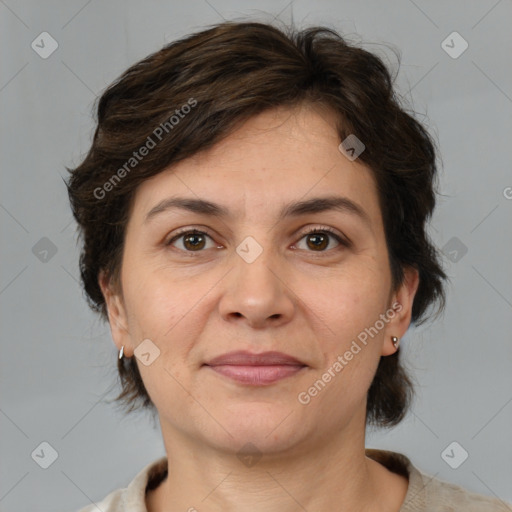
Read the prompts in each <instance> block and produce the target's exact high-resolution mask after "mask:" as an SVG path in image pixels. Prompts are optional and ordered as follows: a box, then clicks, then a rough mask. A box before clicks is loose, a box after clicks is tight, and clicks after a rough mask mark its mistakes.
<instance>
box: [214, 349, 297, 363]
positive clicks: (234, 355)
mask: <svg viewBox="0 0 512 512" xmlns="http://www.w3.org/2000/svg"><path fill="white" fill-rule="evenodd" d="M205 364H206V365H207V366H220V365H233V366H273V365H294V366H306V365H305V364H304V363H302V362H301V361H299V360H298V359H296V358H295V357H292V356H290V355H288V354H283V353H282V352H275V351H272V352H261V353H259V354H254V353H252V352H247V351H243V350H241V351H235V352H227V353H226V354H222V355H220V356H217V357H214V358H213V359H210V360H209V361H208V362H207V363H205Z"/></svg>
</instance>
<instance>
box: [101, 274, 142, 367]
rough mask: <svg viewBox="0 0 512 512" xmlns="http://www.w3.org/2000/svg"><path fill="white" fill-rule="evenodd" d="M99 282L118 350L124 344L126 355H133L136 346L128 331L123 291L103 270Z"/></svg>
mask: <svg viewBox="0 0 512 512" xmlns="http://www.w3.org/2000/svg"><path fill="white" fill-rule="evenodd" d="M98 284H99V286H100V288H101V292H102V293H103V297H104V298H105V304H106V306H107V312H108V321H109V324H110V332H111V333H112V339H113V340H114V343H115V345H116V347H117V349H118V350H121V347H122V346H124V350H123V352H124V355H125V356H126V357H131V356H132V355H133V350H134V348H133V347H132V341H131V337H130V333H129V331H128V318H127V314H126V308H125V305H124V301H123V297H122V293H121V292H120V290H118V287H117V286H114V284H113V283H112V282H111V279H109V278H108V277H107V276H106V274H105V272H104V271H103V270H102V271H100V274H99V276H98Z"/></svg>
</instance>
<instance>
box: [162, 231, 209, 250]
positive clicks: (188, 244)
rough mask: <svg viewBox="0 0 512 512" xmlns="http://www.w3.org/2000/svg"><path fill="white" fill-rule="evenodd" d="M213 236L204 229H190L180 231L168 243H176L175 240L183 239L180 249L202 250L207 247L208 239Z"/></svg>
mask: <svg viewBox="0 0 512 512" xmlns="http://www.w3.org/2000/svg"><path fill="white" fill-rule="evenodd" d="M207 238H210V239H211V237H210V236H209V235H208V234H206V233H204V232H203V231H198V230H195V229H194V230H188V231H183V232H180V233H178V234H177V235H176V236H175V237H173V238H172V239H171V240H169V242H167V244H166V245H174V242H176V241H179V240H180V239H181V241H182V248H180V247H178V249H182V250H184V251H187V252H200V251H202V250H203V249H204V248H205V245H206V239H207Z"/></svg>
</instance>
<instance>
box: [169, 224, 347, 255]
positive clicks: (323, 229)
mask: <svg viewBox="0 0 512 512" xmlns="http://www.w3.org/2000/svg"><path fill="white" fill-rule="evenodd" d="M195 232H196V233H197V234H205V235H207V236H208V237H210V238H211V239H212V241H213V240H214V236H215V235H214V234H213V233H212V231H211V230H210V229H209V228H207V227H206V226H194V225H191V226H186V227H184V228H180V229H178V231H176V232H175V233H174V234H173V235H172V236H171V238H170V239H169V240H167V241H166V242H164V245H166V246H168V245H171V244H172V243H173V242H175V241H176V240H178V239H179V238H180V237H181V236H183V235H186V234H194V233H195ZM312 233H327V234H328V235H329V236H332V237H334V238H335V239H336V241H337V242H338V243H339V244H340V245H342V246H345V247H350V246H351V245H352V242H351V241H350V240H349V239H348V238H347V237H346V236H345V235H344V234H343V233H341V232H339V231H337V230H335V229H334V228H331V227H329V226H322V225H317V226H314V227H309V228H306V229H303V230H300V231H299V232H298V233H297V234H296V235H295V236H298V237H299V238H298V240H297V241H300V240H302V238H304V237H305V236H307V235H309V234H312ZM331 250H334V249H331ZM183 252H189V253H192V254H193V253H194V252H204V251H183ZM309 252H313V253H314V252H316V251H309ZM327 252H329V251H318V253H319V254H322V253H327Z"/></svg>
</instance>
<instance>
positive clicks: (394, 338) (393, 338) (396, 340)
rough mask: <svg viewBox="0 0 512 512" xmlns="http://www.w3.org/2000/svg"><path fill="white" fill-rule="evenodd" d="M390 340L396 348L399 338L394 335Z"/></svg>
mask: <svg viewBox="0 0 512 512" xmlns="http://www.w3.org/2000/svg"><path fill="white" fill-rule="evenodd" d="M391 341H392V343H393V347H395V348H396V349H398V345H399V344H400V341H399V339H398V338H397V337H396V336H391Z"/></svg>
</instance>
